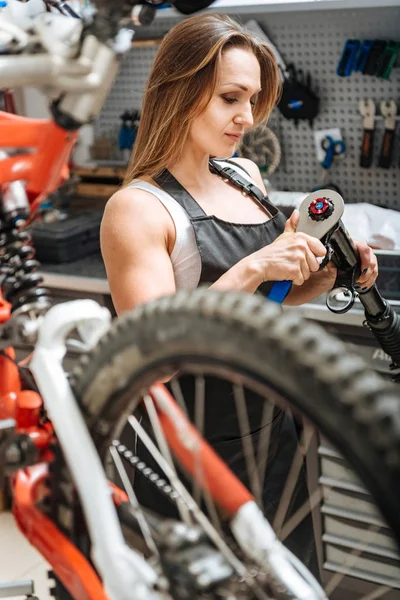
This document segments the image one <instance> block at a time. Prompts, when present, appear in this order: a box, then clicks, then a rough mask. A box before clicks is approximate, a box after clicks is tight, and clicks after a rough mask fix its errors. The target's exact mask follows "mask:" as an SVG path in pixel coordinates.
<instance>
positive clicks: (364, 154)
mask: <svg viewBox="0 0 400 600" xmlns="http://www.w3.org/2000/svg"><path fill="white" fill-rule="evenodd" d="M358 109H359V111H360V113H361V116H362V117H364V134H363V141H362V146H361V156H360V167H365V168H368V167H370V166H371V164H372V153H373V149H374V128H375V102H374V101H373V100H371V99H370V98H369V99H368V100H360V103H359V105H358Z"/></svg>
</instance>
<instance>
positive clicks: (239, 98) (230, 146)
mask: <svg viewBox="0 0 400 600" xmlns="http://www.w3.org/2000/svg"><path fill="white" fill-rule="evenodd" d="M260 75H261V72H260V64H259V62H258V60H257V58H256V57H255V56H254V54H253V53H252V52H250V51H248V50H243V49H242V48H230V49H229V50H227V51H226V52H224V53H223V55H222V57H221V61H220V65H219V68H218V72H217V85H216V88H215V91H214V94H213V96H212V98H211V100H210V102H209V103H208V105H207V107H206V109H205V110H204V112H203V113H202V114H201V115H200V116H199V117H197V118H196V119H195V120H194V121H193V123H192V125H191V128H190V132H189V143H190V144H191V145H193V146H194V147H195V148H196V149H198V150H200V151H202V152H204V153H205V154H208V155H210V156H217V157H221V158H222V157H229V156H232V155H233V154H234V152H235V150H236V147H237V145H238V143H239V141H240V138H241V137H242V135H243V134H244V133H245V131H246V130H248V129H249V128H250V127H251V126H252V125H253V106H254V103H255V101H256V98H257V94H258V92H259V91H260Z"/></svg>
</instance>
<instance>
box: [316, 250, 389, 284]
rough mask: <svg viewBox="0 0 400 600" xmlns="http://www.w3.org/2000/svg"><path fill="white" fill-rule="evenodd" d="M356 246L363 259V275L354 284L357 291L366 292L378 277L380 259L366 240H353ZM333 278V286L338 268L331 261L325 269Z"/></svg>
mask: <svg viewBox="0 0 400 600" xmlns="http://www.w3.org/2000/svg"><path fill="white" fill-rule="evenodd" d="M353 242H354V245H355V247H356V248H357V250H358V253H359V255H360V260H361V275H360V277H359V278H358V280H357V281H356V284H355V286H354V288H355V290H356V291H357V292H366V291H367V290H369V288H371V287H372V286H373V285H374V283H375V281H376V278H377V277H378V261H377V258H376V255H375V253H374V251H373V250H372V248H370V247H369V246H368V244H367V243H366V242H358V241H356V240H353ZM323 271H325V272H326V273H327V274H328V273H329V276H330V277H331V278H332V286H333V284H334V283H335V280H336V275H337V268H336V266H335V264H334V263H333V262H332V261H330V262H329V263H328V264H327V266H326V268H325V269H323Z"/></svg>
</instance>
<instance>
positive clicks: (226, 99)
mask: <svg viewBox="0 0 400 600" xmlns="http://www.w3.org/2000/svg"><path fill="white" fill-rule="evenodd" d="M222 97H223V99H224V100H225V102H227V103H228V104H234V103H235V102H237V98H227V97H226V96H222Z"/></svg>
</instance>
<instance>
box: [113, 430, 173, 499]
mask: <svg viewBox="0 0 400 600" xmlns="http://www.w3.org/2000/svg"><path fill="white" fill-rule="evenodd" d="M112 445H113V446H114V448H115V449H116V450H117V452H118V454H119V455H120V456H122V457H123V458H124V459H125V460H126V461H128V462H129V463H130V464H131V466H132V467H135V469H137V470H138V471H140V473H142V475H144V476H145V477H146V478H147V479H149V481H151V483H153V484H154V485H155V487H156V488H157V489H158V490H160V492H162V493H163V494H164V495H165V496H166V497H167V498H169V500H171V501H172V502H173V503H174V504H175V505H176V504H177V503H179V502H183V500H182V498H181V497H180V495H179V494H178V493H177V492H175V490H174V489H173V487H172V486H170V485H169V483H168V482H167V481H166V480H165V479H163V478H162V477H161V476H160V475H158V473H156V472H155V471H153V469H152V468H151V467H148V466H147V465H146V463H145V462H144V461H143V460H142V459H141V458H139V457H138V456H136V455H135V454H134V453H133V452H132V451H131V450H129V449H128V448H127V447H126V446H124V444H121V442H120V441H119V440H114V441H113V443H112Z"/></svg>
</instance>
